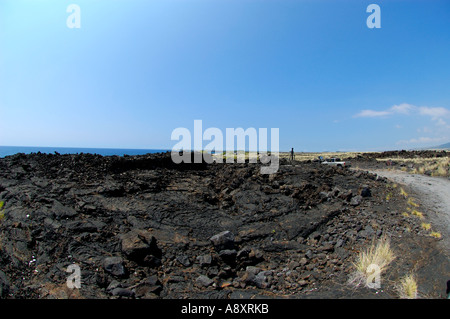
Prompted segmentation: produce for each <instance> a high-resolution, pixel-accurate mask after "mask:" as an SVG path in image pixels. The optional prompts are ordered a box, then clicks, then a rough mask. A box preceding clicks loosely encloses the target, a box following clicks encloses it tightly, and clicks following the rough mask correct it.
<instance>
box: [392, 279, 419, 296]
mask: <svg viewBox="0 0 450 319" xmlns="http://www.w3.org/2000/svg"><path fill="white" fill-rule="evenodd" d="M397 291H398V294H399V297H400V298H401V299H417V296H418V285H417V280H416V277H415V276H414V275H413V274H409V275H406V276H405V277H403V278H401V279H400V282H399V283H398V285H397Z"/></svg>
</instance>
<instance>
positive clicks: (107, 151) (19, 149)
mask: <svg viewBox="0 0 450 319" xmlns="http://www.w3.org/2000/svg"><path fill="white" fill-rule="evenodd" d="M169 151H170V150H160V149H125V148H76V147H41V146H0V157H5V156H9V155H14V154H17V153H25V154H30V153H37V152H41V153H47V154H53V153H55V152H58V153H59V154H79V153H90V154H98V155H102V156H112V155H118V156H123V155H143V154H148V153H161V152H169Z"/></svg>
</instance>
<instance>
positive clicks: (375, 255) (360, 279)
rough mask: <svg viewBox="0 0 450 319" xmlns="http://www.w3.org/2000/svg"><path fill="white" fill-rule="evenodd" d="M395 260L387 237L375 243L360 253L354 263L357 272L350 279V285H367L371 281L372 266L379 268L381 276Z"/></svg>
mask: <svg viewBox="0 0 450 319" xmlns="http://www.w3.org/2000/svg"><path fill="white" fill-rule="evenodd" d="M394 259H395V255H394V252H393V251H392V249H391V245H390V240H389V239H388V238H387V237H382V238H380V239H378V241H377V242H375V241H373V242H372V244H371V245H370V246H369V247H368V248H367V249H365V250H363V251H360V252H359V254H358V256H357V259H356V261H355V262H354V267H355V269H356V272H355V273H354V274H353V276H352V277H351V278H350V283H351V284H353V285H355V286H359V285H361V284H363V283H366V282H367V280H368V279H369V277H368V275H369V273H368V269H370V267H371V265H376V266H378V268H379V272H380V274H381V273H383V272H384V271H385V270H386V269H387V267H388V266H389V264H390V263H391V262H392V261H393V260H394Z"/></svg>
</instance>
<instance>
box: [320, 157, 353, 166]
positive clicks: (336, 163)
mask: <svg viewBox="0 0 450 319" xmlns="http://www.w3.org/2000/svg"><path fill="white" fill-rule="evenodd" d="M322 164H325V165H332V166H337V167H346V166H350V165H348V164H346V163H345V162H344V161H341V160H340V159H339V158H330V159H326V160H324V161H322Z"/></svg>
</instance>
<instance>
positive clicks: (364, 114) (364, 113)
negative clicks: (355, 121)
mask: <svg viewBox="0 0 450 319" xmlns="http://www.w3.org/2000/svg"><path fill="white" fill-rule="evenodd" d="M390 114H391V113H390V112H389V111H373V110H362V111H361V112H359V113H358V114H356V115H355V116H354V117H380V116H387V115H390Z"/></svg>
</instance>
